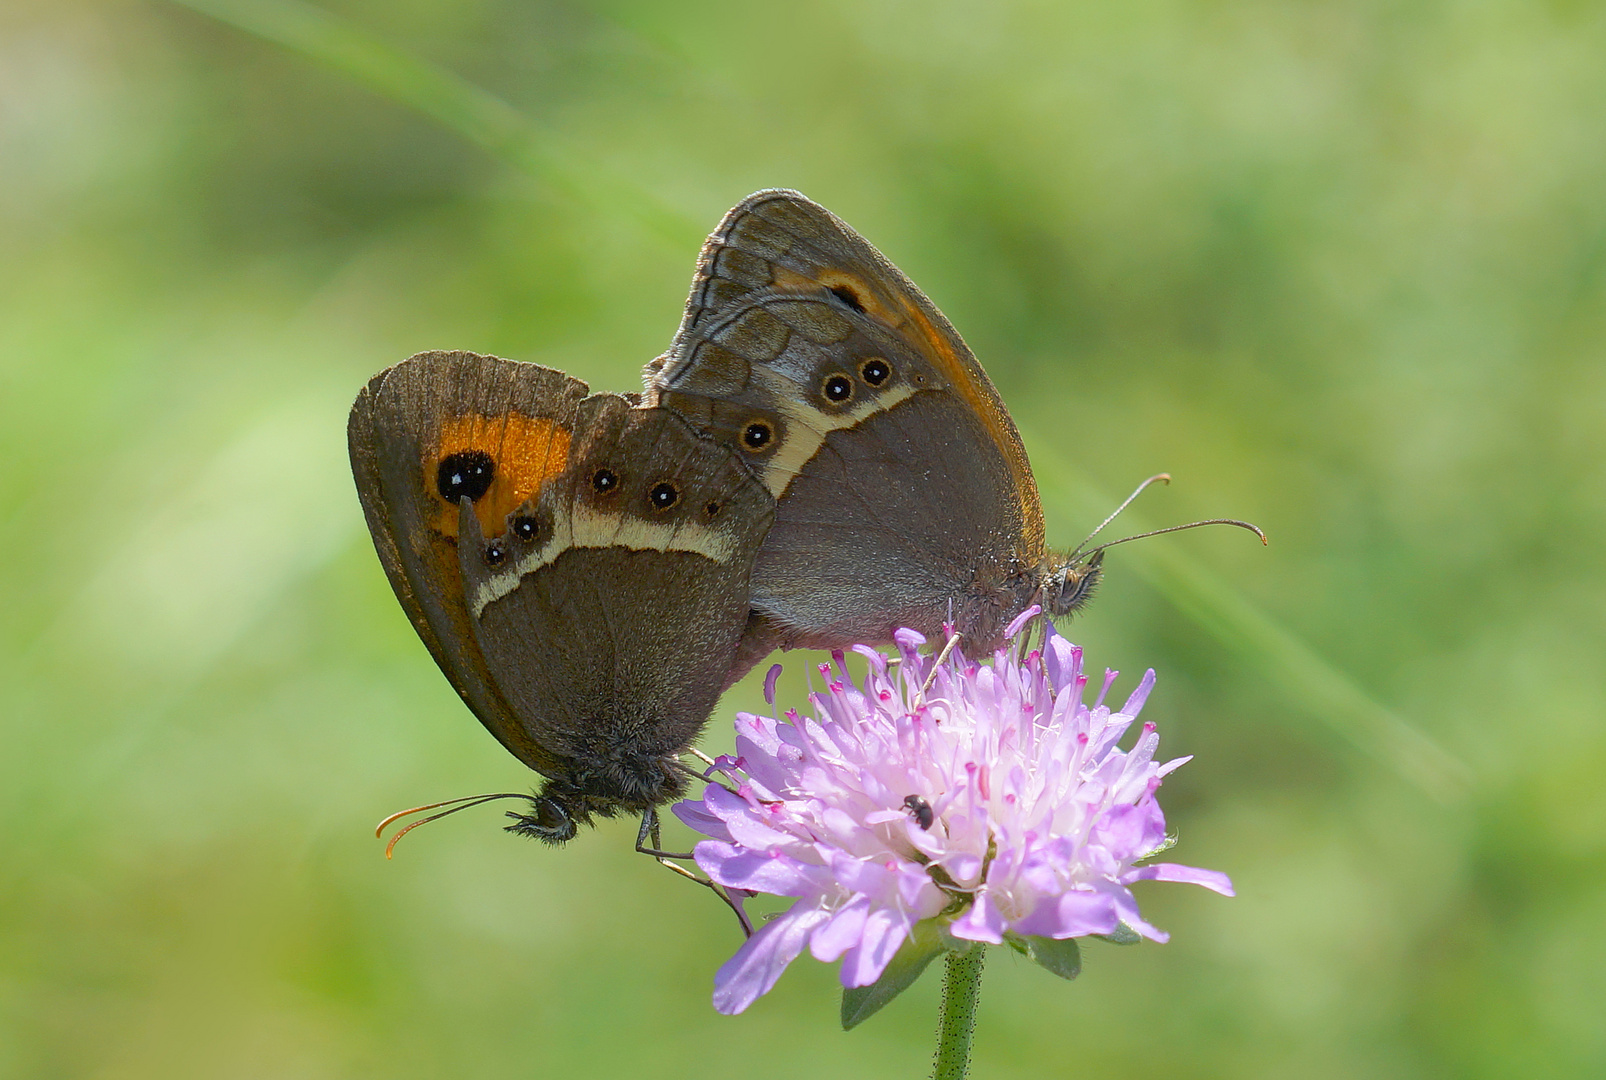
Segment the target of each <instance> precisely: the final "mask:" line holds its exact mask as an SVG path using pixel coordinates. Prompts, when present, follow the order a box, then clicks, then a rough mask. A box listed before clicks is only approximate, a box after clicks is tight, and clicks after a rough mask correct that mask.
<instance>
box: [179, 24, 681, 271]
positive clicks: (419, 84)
mask: <svg viewBox="0 0 1606 1080" xmlns="http://www.w3.org/2000/svg"><path fill="white" fill-rule="evenodd" d="M173 3H176V4H180V5H182V6H184V7H187V8H191V9H193V10H195V11H198V12H201V13H202V14H203V15H209V16H211V17H212V18H214V19H217V20H218V21H219V22H223V23H227V24H228V25H230V26H233V27H235V28H237V29H240V30H244V31H245V32H246V33H249V34H252V35H254V36H256V37H259V38H262V39H264V40H266V41H272V42H274V43H275V44H278V45H282V46H284V47H285V48H287V49H290V50H292V51H294V52H297V53H300V54H301V55H302V56H305V57H307V58H309V59H311V60H315V61H317V62H318V63H320V64H323V65H324V66H326V67H329V68H332V69H334V70H336V71H339V72H341V73H342V74H345V75H347V76H349V77H351V78H353V79H355V80H356V81H358V82H360V83H362V84H363V85H365V86H367V87H368V88H369V89H370V90H373V91H375V92H376V93H378V94H380V95H382V96H384V97H387V98H389V99H391V100H392V101H396V102H399V103H400V104H403V105H406V106H408V107H410V108H413V109H416V110H417V111H418V112H420V113H423V114H424V115H425V116H428V117H429V118H430V119H432V120H434V121H436V122H437V123H439V124H440V125H441V126H443V127H445V128H447V129H448V130H450V131H452V132H455V133H456V134H457V135H459V136H461V137H462V138H464V139H466V140H467V141H469V142H471V143H473V144H474V145H476V146H478V147H480V148H482V149H484V150H485V151H487V152H488V153H490V154H491V155H493V156H495V157H497V158H500V159H501V160H503V161H505V162H507V163H508V164H510V165H512V166H514V167H515V168H517V169H519V170H521V171H523V172H526V173H528V174H530V175H531V176H533V177H535V178H536V179H537V180H539V181H540V182H541V183H543V184H545V185H547V186H549V187H550V188H552V189H553V190H555V191H557V192H559V193H561V194H562V195H563V196H564V197H565V198H568V199H572V200H574V201H576V202H580V203H584V204H587V205H590V206H592V207H593V208H594V209H596V210H597V211H599V212H601V213H604V214H607V215H610V216H611V215H617V214H618V212H619V211H620V210H623V211H625V212H626V213H628V214H630V215H631V216H632V217H634V218H636V219H637V220H638V221H640V222H641V223H642V224H644V225H646V226H647V227H648V228H649V229H651V230H652V231H653V232H654V233H656V234H657V235H659V236H660V237H661V238H663V239H664V240H665V241H667V242H669V243H672V244H675V245H676V246H685V245H688V244H689V245H696V244H698V243H700V242H701V240H702V237H703V236H704V230H702V229H700V228H699V227H698V226H697V224H696V223H695V222H694V221H692V220H691V219H690V218H689V217H687V216H686V215H685V214H682V213H680V212H679V211H677V210H675V209H673V208H672V207H670V206H668V205H666V204H665V203H663V202H662V201H661V200H660V199H658V197H657V196H656V195H654V194H652V193H651V192H650V191H648V190H646V189H644V188H642V187H641V186H640V185H637V184H633V183H630V182H628V181H625V180H623V179H621V178H619V177H617V176H608V175H607V174H606V170H604V169H603V168H602V167H601V166H600V165H598V164H597V163H595V162H591V161H584V160H580V159H579V158H578V157H577V156H576V155H574V154H572V153H569V152H566V151H565V150H563V149H562V148H561V146H560V141H561V140H560V139H559V138H558V136H557V135H556V134H555V133H554V132H552V131H550V130H548V129H546V128H544V127H542V126H541V125H539V124H538V123H536V122H535V121H534V120H532V119H530V118H529V117H527V116H525V115H524V114H523V113H521V112H519V110H517V109H515V108H514V107H513V106H512V105H509V104H508V103H507V102H506V101H503V100H502V99H501V98H499V97H497V96H496V95H495V94H492V93H490V92H489V91H487V90H485V89H484V88H482V87H479V86H476V85H475V84H473V83H471V82H469V81H468V80H467V79H464V78H462V77H461V76H459V75H456V74H454V73H453V72H451V71H448V70H447V69H445V68H443V67H441V66H440V65H438V64H433V63H431V62H429V61H428V60H425V59H423V58H421V57H418V56H414V55H412V54H410V53H407V52H404V51H402V50H400V49H397V48H395V47H393V46H391V45H387V44H385V43H384V42H381V41H378V40H376V39H375V38H373V37H372V36H370V35H369V34H367V33H366V32H364V31H363V30H362V29H361V28H360V27H358V26H355V25H353V24H352V23H350V22H348V21H346V20H345V19H342V18H341V17H339V16H338V15H334V14H332V13H330V12H328V11H325V10H324V9H322V8H319V7H315V6H313V5H312V4H307V3H303V2H302V0H173Z"/></svg>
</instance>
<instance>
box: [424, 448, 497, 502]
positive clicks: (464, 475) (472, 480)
mask: <svg viewBox="0 0 1606 1080" xmlns="http://www.w3.org/2000/svg"><path fill="white" fill-rule="evenodd" d="M495 479H496V462H494V461H492V460H491V455H490V454H487V453H486V452H485V451H484V450H459V451H458V452H457V453H455V454H447V455H446V456H445V457H443V458H441V465H440V468H439V469H438V470H436V473H435V488H436V490H437V491H439V492H440V493H441V498H443V499H445V500H446V501H447V502H449V503H451V504H452V505H453V506H456V505H457V500H459V499H461V498H462V497H463V496H465V495H467V496H468V498H469V501H470V502H479V500H480V496H482V495H484V494H485V493H486V492H487V491H489V490H491V481H492V480H495Z"/></svg>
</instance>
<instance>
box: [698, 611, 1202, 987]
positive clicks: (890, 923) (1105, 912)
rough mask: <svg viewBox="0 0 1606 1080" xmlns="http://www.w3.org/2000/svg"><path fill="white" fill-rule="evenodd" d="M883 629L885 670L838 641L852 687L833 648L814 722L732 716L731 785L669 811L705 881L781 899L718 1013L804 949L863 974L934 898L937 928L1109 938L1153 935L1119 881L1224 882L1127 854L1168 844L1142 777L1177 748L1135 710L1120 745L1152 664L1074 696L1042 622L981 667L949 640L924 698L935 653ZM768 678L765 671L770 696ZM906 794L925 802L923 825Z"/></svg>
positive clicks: (1062, 657) (879, 967) (1064, 647)
mask: <svg viewBox="0 0 1606 1080" xmlns="http://www.w3.org/2000/svg"><path fill="white" fill-rule="evenodd" d="M1024 621H1025V620H1024V619H1021V620H1017V623H1016V625H1015V626H1013V627H1012V628H1011V631H1012V632H1014V631H1018V630H1019V629H1020V627H1021V625H1022V624H1023V623H1024ZM896 641H897V646H898V651H899V654H900V656H901V661H902V662H901V663H899V664H897V665H896V666H894V665H892V664H890V663H889V662H888V659H887V657H885V656H883V655H882V654H881V653H879V652H877V651H875V650H873V649H869V648H865V647H863V646H855V648H854V651H855V652H857V653H858V654H859V655H861V656H863V657H864V658H865V659H866V660H867V662H868V664H869V672H868V675H867V677H866V679H865V682H864V685H863V686H859V685H856V684H854V683H853V681H852V680H851V679H850V678H849V676H848V673H847V669H846V665H845V664H844V663H843V656H842V654H840V653H838V654H836V657H835V659H836V664H835V666H834V667H832V666H830V665H822V667H821V669H820V670H821V674H822V675H823V676H824V677H825V680H826V689H825V690H824V691H823V692H821V693H815V694H811V695H810V698H809V701H810V704H811V705H812V707H813V709H814V711H815V713H816V716H817V717H818V719H814V718H809V717H800V716H798V715H797V713H795V712H789V713H787V715H786V717H785V718H784V719H773V718H770V717H764V716H755V715H753V714H751V713H742V714H739V715H738V716H737V719H736V732H737V739H736V754H737V756H736V758H735V759H728V758H727V759H722V760H721V762H720V763H719V765H718V766H717V768H718V770H719V771H720V772H722V773H723V774H724V776H725V779H726V780H727V782H728V783H729V784H730V785H731V786H733V787H734V788H735V791H734V792H733V791H730V790H727V788H726V787H725V786H723V785H721V784H719V783H715V784H710V785H709V787H708V789H707V791H706V792H705V793H704V795H703V798H702V799H701V800H687V801H684V802H681V803H679V804H677V805H676V806H675V808H674V809H675V813H676V814H677V815H678V816H679V817H680V819H681V820H682V821H683V822H685V823H686V824H687V825H689V826H690V827H691V828H693V829H695V830H697V831H699V832H701V833H703V834H704V835H706V836H708V837H710V838H711V839H708V840H704V841H702V842H701V843H699V844H698V845H697V848H696V857H697V863H698V865H699V866H701V867H702V868H703V870H704V872H706V873H707V874H708V875H709V876H710V877H711V878H713V880H715V881H717V882H719V883H721V884H723V885H727V886H730V887H732V888H738V889H750V890H753V891H755V892H765V893H771V894H774V895H778V896H793V897H796V898H797V902H796V903H795V904H793V905H792V907H791V909H790V910H788V911H787V912H785V913H784V914H782V915H780V916H778V917H776V918H775V919H772V920H770V921H769V922H766V923H764V924H763V925H762V926H761V927H760V928H759V930H758V932H757V933H755V934H754V935H753V937H752V938H751V939H749V940H748V941H747V943H746V944H744V945H743V946H742V947H741V948H740V949H739V950H737V952H736V955H735V956H733V957H731V959H730V960H729V961H727V962H726V963H725V965H724V966H723V967H721V968H720V969H719V973H718V974H717V975H716V976H715V981H714V985H715V989H714V1005H715V1007H716V1008H718V1009H719V1010H720V1011H721V1012H725V1013H736V1012H741V1011H742V1010H743V1009H745V1008H746V1007H747V1006H748V1005H750V1004H752V1002H753V1001H754V1000H755V999H757V998H758V997H759V996H760V995H761V994H763V993H765V992H766V991H768V990H769V989H770V987H772V986H773V985H775V981H776V980H777V979H778V978H779V977H780V975H781V972H782V971H784V970H785V968H786V966H787V964H789V963H791V961H792V960H793V959H795V958H796V957H797V956H798V954H799V953H801V952H802V951H803V949H804V948H808V949H809V951H810V952H811V953H812V954H813V955H814V956H815V957H816V958H817V959H819V960H824V961H832V960H837V959H840V960H841V961H842V983H843V985H844V986H867V985H869V984H870V983H873V982H875V980H876V979H877V978H879V977H880V975H881V973H882V972H883V971H884V970H885V968H886V966H887V963H888V962H889V961H890V960H891V959H892V957H893V954H894V953H896V952H897V951H898V947H899V946H900V945H902V944H903V942H904V941H905V940H906V939H907V938H908V936H909V934H910V931H911V929H912V928H913V926H914V925H915V923H917V922H919V921H920V920H922V919H930V918H933V917H935V916H937V915H939V914H944V913H945V912H947V914H946V915H944V917H945V918H946V919H949V920H950V921H949V923H948V932H949V933H950V934H951V935H952V936H953V937H956V938H962V939H969V940H973V941H984V942H993V943H997V942H1002V941H1003V940H1004V935H1005V933H1006V932H1009V933H1013V934H1019V935H1028V936H1037V937H1047V938H1069V937H1080V936H1083V935H1086V934H1108V933H1112V932H1114V931H1116V930H1117V929H1118V928H1119V927H1120V926H1121V925H1122V924H1124V925H1125V926H1126V927H1128V928H1130V929H1131V930H1134V931H1136V932H1137V933H1139V934H1141V935H1143V936H1144V937H1148V938H1152V939H1154V940H1157V941H1164V940H1165V939H1166V935H1165V934H1164V932H1162V931H1160V930H1158V929H1156V928H1155V927H1153V926H1150V925H1149V924H1148V923H1147V922H1145V921H1143V919H1142V918H1141V917H1139V915H1138V908H1137V903H1136V901H1135V900H1134V898H1133V896H1132V893H1131V891H1130V889H1129V888H1128V886H1130V885H1131V884H1132V882H1134V881H1140V880H1145V879H1148V880H1156V881H1181V882H1190V883H1192V884H1196V885H1203V886H1204V887H1206V888H1208V889H1213V890H1215V891H1216V892H1219V893H1223V894H1225V895H1228V896H1230V895H1232V885H1231V882H1229V881H1228V879H1227V877H1226V875H1224V874H1220V873H1216V872H1214V871H1210V870H1199V869H1196V868H1193V867H1188V866H1180V865H1176V864H1172V863H1155V864H1150V865H1146V866H1137V865H1134V864H1135V863H1137V862H1138V861H1139V860H1141V859H1144V858H1146V857H1148V856H1151V855H1154V854H1156V853H1157V852H1158V851H1160V850H1161V849H1163V848H1164V847H1165V846H1166V835H1165V817H1164V815H1163V814H1162V813H1161V811H1160V807H1159V804H1158V803H1157V802H1156V801H1155V799H1154V793H1155V791H1156V789H1157V788H1158V787H1159V786H1160V781H1161V778H1162V777H1164V776H1165V775H1166V774H1167V773H1169V772H1171V771H1172V770H1173V769H1175V768H1177V767H1178V766H1179V765H1181V764H1183V762H1185V761H1186V760H1187V759H1186V758H1178V759H1175V760H1172V761H1169V762H1166V763H1164V764H1157V763H1156V762H1155V760H1154V754H1155V751H1156V749H1157V747H1158V745H1159V736H1158V735H1157V734H1156V733H1155V730H1154V727H1153V725H1152V724H1145V725H1143V727H1142V728H1141V729H1140V732H1139V734H1138V737H1137V739H1136V741H1135V743H1134V745H1133V747H1132V749H1130V750H1122V749H1120V747H1119V746H1118V745H1117V742H1118V740H1120V738H1121V737H1122V736H1123V735H1124V734H1125V733H1126V732H1127V730H1128V728H1129V727H1130V726H1131V725H1132V723H1133V721H1134V720H1135V719H1136V717H1137V714H1138V712H1139V710H1140V709H1141V708H1142V707H1143V703H1144V701H1145V699H1147V697H1148V695H1149V691H1150V690H1151V689H1152V688H1153V686H1154V672H1153V671H1149V672H1148V673H1146V674H1145V675H1144V676H1143V679H1142V680H1141V681H1140V682H1139V684H1138V687H1137V689H1136V690H1134V691H1133V692H1132V694H1131V696H1130V697H1128V698H1127V701H1126V703H1125V704H1124V705H1123V706H1122V707H1121V708H1120V709H1119V710H1117V711H1112V710H1111V709H1110V708H1109V707H1108V706H1106V705H1105V704H1104V696H1105V694H1106V693H1108V691H1109V689H1110V687H1111V685H1112V683H1113V682H1114V680H1115V672H1113V671H1112V672H1106V673H1105V678H1104V680H1103V687H1102V689H1101V690H1100V692H1099V695H1098V699H1097V700H1096V701H1095V702H1094V704H1093V705H1092V706H1091V707H1090V706H1088V705H1086V704H1084V703H1083V702H1082V693H1083V691H1084V689H1085V688H1086V685H1087V678H1086V676H1085V675H1084V674H1083V672H1082V650H1081V649H1080V648H1078V647H1076V646H1074V645H1071V644H1070V643H1069V642H1067V641H1066V640H1065V639H1064V638H1061V637H1059V636H1057V635H1055V634H1054V633H1053V631H1052V629H1050V630H1049V632H1048V635H1047V638H1046V640H1045V643H1044V648H1043V650H1042V651H1041V652H1036V651H1034V652H1032V653H1031V654H1030V655H1028V656H1026V657H1024V658H1021V657H1019V656H1018V654H1017V653H1016V652H1015V651H1013V650H1012V649H1010V648H1006V649H1005V650H1003V651H1000V652H999V653H998V654H997V655H996V656H995V657H994V660H993V663H992V664H991V665H990V666H989V665H981V664H976V663H973V662H971V661H970V660H967V659H965V658H964V657H963V656H962V655H961V654H960V653H959V652H958V651H957V650H956V651H955V652H954V653H953V654H952V656H951V658H950V659H949V660H948V661H947V662H945V663H944V664H942V665H941V666H940V667H938V668H937V671H936V676H935V678H934V679H933V681H932V683H931V686H930V688H929V689H927V690H926V691H925V693H924V694H922V693H921V686H922V684H923V683H924V682H925V680H926V678H927V676H928V675H929V674H930V673H931V670H932V666H933V659H932V658H931V657H930V656H922V655H920V653H919V652H918V651H917V650H918V648H919V646H921V645H923V644H924V643H925V641H924V638H922V637H921V635H919V634H917V633H915V632H914V631H911V630H903V631H899V632H898V634H897V635H896ZM773 687H774V679H773V677H772V678H771V679H770V680H768V682H767V683H766V691H767V693H766V697H768V698H770V699H771V701H772V703H773V694H774V690H773ZM910 796H916V797H918V798H919V799H922V800H924V801H925V804H927V805H929V806H930V808H931V814H932V824H931V827H930V828H929V829H922V828H921V827H920V823H919V820H918V817H917V815H916V814H915V813H913V812H911V810H910V809H909V808H908V806H907V805H906V802H905V800H906V799H907V798H908V797H910ZM989 853H991V854H989ZM954 909H958V912H957V915H955V914H954Z"/></svg>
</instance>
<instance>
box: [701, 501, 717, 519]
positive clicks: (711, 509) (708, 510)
mask: <svg viewBox="0 0 1606 1080" xmlns="http://www.w3.org/2000/svg"><path fill="white" fill-rule="evenodd" d="M719 511H720V505H719V503H717V502H711V503H709V504H708V505H707V506H705V507H703V513H705V514H707V515H708V516H709V517H713V516H714V515H715V514H717V513H719Z"/></svg>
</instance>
